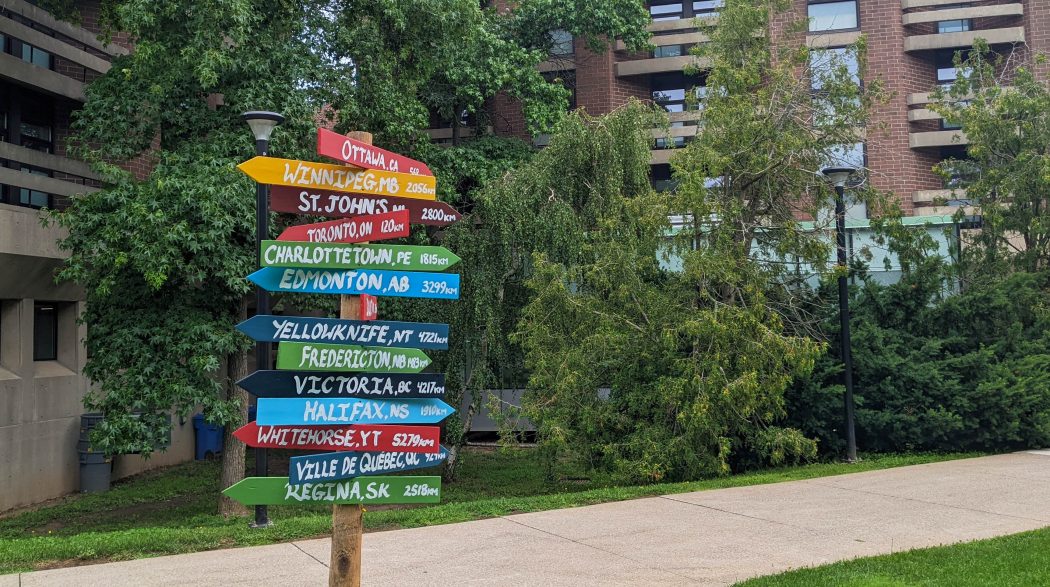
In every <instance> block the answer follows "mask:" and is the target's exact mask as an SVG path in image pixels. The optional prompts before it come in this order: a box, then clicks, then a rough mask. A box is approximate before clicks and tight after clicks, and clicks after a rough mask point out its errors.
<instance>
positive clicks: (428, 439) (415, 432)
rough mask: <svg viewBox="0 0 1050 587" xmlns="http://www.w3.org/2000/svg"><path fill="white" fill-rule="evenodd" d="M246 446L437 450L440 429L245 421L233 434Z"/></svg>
mask: <svg viewBox="0 0 1050 587" xmlns="http://www.w3.org/2000/svg"><path fill="white" fill-rule="evenodd" d="M233 435H234V436H236V437H237V438H239V439H240V440H241V442H243V443H244V444H247V445H248V446H255V447H262V448H294V449H299V450H325V451H333V450H337V451H338V450H382V451H391V450H398V451H401V452H424V453H437V452H440V450H441V446H440V444H439V442H440V440H441V428H439V427H437V426H403V425H397V424H383V425H371V424H358V425H355V426H259V425H258V423H256V422H254V421H253V422H248V423H247V424H246V425H244V426H241V427H240V428H238V429H237V430H236V431H234V433H233Z"/></svg>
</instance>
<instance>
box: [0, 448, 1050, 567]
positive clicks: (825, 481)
mask: <svg viewBox="0 0 1050 587" xmlns="http://www.w3.org/2000/svg"><path fill="white" fill-rule="evenodd" d="M278 523H279V522H278ZM1048 525H1050V451H1030V452H1025V453H1016V454H1010V455H1001V456H994V457H984V458H978V459H967V460H963V461H951V462H946V463H935V464H930V465H919V466H913V467H903V468H898V469H889V470H884V471H872V472H868V473H856V474H852V475H841V476H837V477H824V478H821V479H813V480H809V481H793V482H788V483H778V484H775V485H758V486H753V487H740V488H734V489H720V490H714V491H702V492H697V493H684V494H677V495H668V496H664V497H656V498H648V499H639V500H634V501H626V502H618V503H609V504H603V505H596V506H588V507H580V508H574V509H567V510H555V511H549V512H540V513H534V514H521V515H515V516H507V517H503V518H495V519H489V520H481V521H477V522H468V523H463V524H452V525H446V526H432V527H429V528H418V529H412V530H396V531H390V532H376V533H371V534H368V535H366V536H365V551H364V571H363V579H364V583H365V584H366V585H450V584H457V585H640V584H644V585H728V584H731V583H733V582H735V581H738V580H741V579H745V578H748V577H753V576H756V575H764V574H770V573H775V572H778V571H782V570H786V569H791V568H796V567H802V566H812V565H819V564H823V563H828V562H832V561H837V560H842V559H849V558H855V557H859V556H870V555H875V554H882V553H888V552H896V551H900V550H906V549H912V548H919V547H924V546H934V545H939V544H947V543H952V542H958V541H964V540H974V539H979V538H987V537H991V536H997V535H1001V534H1010V533H1014V532H1021V531H1024V530H1031V529H1035V528H1041V527H1043V526H1048ZM328 557H329V545H328V540H308V541H302V542H296V543H288V544H276V545H271V546H262V547H252V548H238V549H231V550H217V551H211V552H202V553H197V554H189V555H180V556H166V557H160V558H153V559H143V560H136V561H128V562H120V563H108V564H102V565H93V566H85V567H76V568H69V569H56V570H52V571H40V572H35V573H25V574H22V575H21V576H17V575H7V576H0V587H16V586H20V587H37V586H40V585H77V586H80V587H87V586H94V585H98V586H105V587H114V586H117V585H136V586H144V585H281V586H291V585H324V584H327V577H328V568H327V564H328Z"/></svg>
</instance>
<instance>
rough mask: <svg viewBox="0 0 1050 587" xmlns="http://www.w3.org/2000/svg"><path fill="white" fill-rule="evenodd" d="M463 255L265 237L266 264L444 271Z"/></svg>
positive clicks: (443, 250) (436, 249) (434, 249)
mask: <svg viewBox="0 0 1050 587" xmlns="http://www.w3.org/2000/svg"><path fill="white" fill-rule="evenodd" d="M459 261H460V259H459V257H457V256H456V255H455V254H453V253H452V251H450V250H448V249H446V248H444V247H425V246H420V245H384V244H375V245H362V244H341V243H300V242H289V241H263V243H262V266H263V267H308V268H316V269H392V270H401V271H444V270H445V269H448V268H449V267H451V266H453V265H455V264H456V263H459Z"/></svg>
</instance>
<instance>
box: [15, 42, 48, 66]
mask: <svg viewBox="0 0 1050 587" xmlns="http://www.w3.org/2000/svg"><path fill="white" fill-rule="evenodd" d="M22 61H25V62H26V63H32V64H33V65H35V66H37V67H43V68H44V69H52V66H51V54H50V53H48V52H47V51H44V50H43V49H41V48H39V47H35V46H33V45H30V44H29V43H22Z"/></svg>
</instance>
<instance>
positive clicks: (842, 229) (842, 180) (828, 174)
mask: <svg viewBox="0 0 1050 587" xmlns="http://www.w3.org/2000/svg"><path fill="white" fill-rule="evenodd" d="M856 172H857V170H856V169H855V168H853V167H825V168H824V169H821V170H820V174H821V175H823V176H824V178H825V179H827V180H828V182H829V183H831V184H832V185H833V186H835V241H836V247H835V248H836V250H837V253H838V263H837V265H838V273H839V325H840V330H841V344H842V346H841V351H840V354H841V355H842V364H843V371H842V379H843V383H844V384H845V386H846V398H845V403H846V460H848V461H849V462H851V463H852V462H855V461H856V460H857V433H856V429H855V427H854V417H853V409H854V408H853V354H852V352H851V344H850V334H849V286H848V284H847V282H846V275H847V273H848V270H849V267H848V265H847V260H846V199H845V191H846V182H848V181H849V179H850V178H851V177H852V176H853V174H855V173H856Z"/></svg>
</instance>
